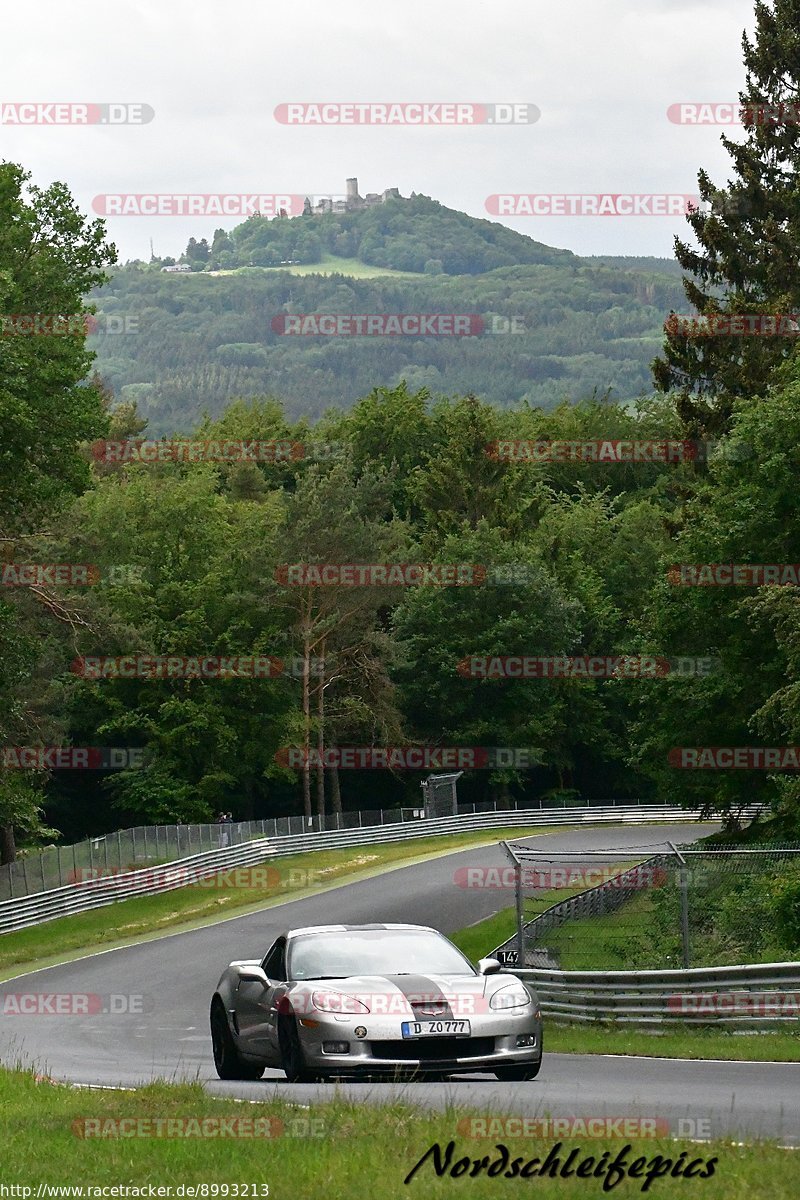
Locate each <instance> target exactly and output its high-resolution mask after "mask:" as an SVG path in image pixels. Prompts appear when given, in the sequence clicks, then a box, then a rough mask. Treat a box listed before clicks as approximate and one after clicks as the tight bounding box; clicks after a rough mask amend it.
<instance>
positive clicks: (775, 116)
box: [652, 0, 800, 437]
mask: <svg viewBox="0 0 800 1200" xmlns="http://www.w3.org/2000/svg"><path fill="white" fill-rule="evenodd" d="M755 13H756V32H755V36H754V38H753V40H752V41H751V40H750V38H748V36H747V34H744V35H743V38H742V46H743V50H744V64H745V68H746V86H745V88H744V91H742V92H740V93H739V100H740V102H741V106H742V109H741V120H742V124H743V126H744V129H745V137H744V139H743V140H742V141H741V142H738V141H732V140H731V139H730V138H728V137H725V136H724V135H723V137H722V143H723V145H724V146H725V149H726V150H727V151H728V153H729V154H730V156H731V159H732V162H733V167H734V177H733V178H732V179H731V180H729V181H728V184H727V186H726V187H725V188H717V187H715V186H714V184H713V183H712V182H711V180H710V178H709V176H708V175H707V173H706V172H705V171H702V170H701V171H700V172H699V174H698V185H699V193H700V196H701V198H702V201H703V202H704V203H703V205H702V206H701V208H700V209H696V210H693V211H692V212H691V213H690V215H689V217H688V221H689V224H690V226H691V228H692V230H693V232H694V234H695V237H696V238H697V242H698V243H699V248H697V249H695V248H694V247H692V246H690V245H688V244H687V243H686V242H683V241H681V239H680V238H676V239H675V255H676V258H677V260H678V262H679V263H680V265H681V266H682V267H683V268H684V270H685V271H686V272H687V274H686V275H685V276H684V290H685V292H686V296H687V299H688V300H689V303H690V304H691V305H692V306H693V307H694V308H696V309H697V312H698V313H699V314H701V315H702V316H704V317H709V316H711V315H713V314H717V313H723V314H735V313H738V314H751V313H753V314H755V313H761V314H769V315H777V314H782V315H787V314H793V313H797V312H800V271H798V259H799V258H800V170H799V169H800V0H770V2H769V3H767V2H764V0H757V2H756V5H755ZM755 327H756V329H760V330H763V328H764V323H762V324H760V325H756V326H755ZM780 327H781V328H783V329H784V330H789V329H791V327H792V322H791V321H788V320H785V321H783V322H781V325H780ZM788 336H791V335H790V334H789V335H788ZM790 345H791V343H790V342H789V341H788V340H787V334H786V333H784V334H783V335H781V336H763V335H762V336H759V335H758V334H757V333H755V334H750V335H744V336H743V335H741V334H722V335H714V336H697V334H696V331H695V332H694V333H693V332H692V328H691V326H690V325H689V324H688V323H684V322H682V321H679V320H675V319H671V321H670V322H668V323H667V337H666V339H665V344H664V354H663V357H661V358H657V359H656V360H655V362H654V363H653V365H652V369H653V376H654V380H655V385H656V388H657V389H658V390H659V391H662V392H674V393H676V400H677V409H678V412H679V415H680V417H681V419H682V421H683V423H684V425H685V427H686V431H687V433H688V434H689V435H691V436H711V437H714V436H719V435H721V434H723V433H725V432H726V430H727V428H728V425H729V421H730V417H731V413H732V411H733V406H734V404H735V401H736V398H737V397H739V396H747V395H749V396H754V395H761V394H763V393H764V391H765V390H766V388H767V385H768V381H769V379H770V376H771V374H772V372H773V371H774V369H775V367H776V366H777V365H778V364H779V363H781V362H782V361H783V359H784V358H785V357H786V356H787V355H788V353H789V349H790Z"/></svg>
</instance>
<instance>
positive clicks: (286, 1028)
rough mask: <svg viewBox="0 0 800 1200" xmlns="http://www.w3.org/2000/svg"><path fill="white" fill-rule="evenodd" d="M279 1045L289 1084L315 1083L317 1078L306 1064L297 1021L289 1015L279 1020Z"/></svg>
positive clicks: (282, 1064)
mask: <svg viewBox="0 0 800 1200" xmlns="http://www.w3.org/2000/svg"><path fill="white" fill-rule="evenodd" d="M278 1045H279V1046H280V1051H281V1066H282V1067H283V1070H284V1073H285V1075H286V1078H287V1080H288V1081H289V1083H313V1082H314V1080H315V1079H316V1078H317V1076H316V1075H315V1074H314V1072H313V1071H311V1070H309V1067H308V1065H307V1063H306V1056H305V1054H304V1053H303V1047H302V1045H301V1043H300V1032H299V1030H298V1028H297V1021H296V1020H295V1018H294V1016H292V1015H290V1014H288V1013H287V1014H285V1015H284V1016H281V1017H280V1019H279V1023H278Z"/></svg>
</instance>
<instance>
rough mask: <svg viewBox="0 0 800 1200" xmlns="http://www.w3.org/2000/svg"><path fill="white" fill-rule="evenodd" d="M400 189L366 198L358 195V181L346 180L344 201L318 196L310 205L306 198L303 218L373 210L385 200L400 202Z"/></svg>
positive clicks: (389, 190)
mask: <svg viewBox="0 0 800 1200" xmlns="http://www.w3.org/2000/svg"><path fill="white" fill-rule="evenodd" d="M402 199H403V197H402V196H401V195H400V189H399V188H396V187H393V188H387V189H386V191H385V192H367V194H366V196H359V194H358V180H357V179H355V178H353V179H348V180H347V192H346V194H345V197H344V199H336V198H334V197H333V196H320V198H319V200H318V201H317V203H316V204H313V205H312V203H311V197H310V196H306V201H305V206H304V208H303V215H304V216H308V215H311V216H315V217H321V216H323V215H324V214H325V213H348V212H360V211H361V210H362V209H364V208H374V207H375V205H376V204H385V203H386V201H387V200H402Z"/></svg>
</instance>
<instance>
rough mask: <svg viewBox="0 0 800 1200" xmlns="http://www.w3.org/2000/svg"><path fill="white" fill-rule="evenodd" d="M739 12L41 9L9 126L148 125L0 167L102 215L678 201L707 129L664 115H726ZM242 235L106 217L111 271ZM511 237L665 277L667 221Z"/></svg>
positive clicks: (658, 6)
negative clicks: (350, 118)
mask: <svg viewBox="0 0 800 1200" xmlns="http://www.w3.org/2000/svg"><path fill="white" fill-rule="evenodd" d="M752 24H753V14H752V3H751V0H640V2H639V3H634V0H601V2H600V3H594V2H593V0H557V2H555V3H554V2H553V0H547V2H544V0H504V2H503V3H497V4H495V5H494V6H493V5H492V4H488V3H485V2H479V0H404V2H403V3H400V4H398V3H394V4H389V3H386V2H384V3H380V2H369V0H329V2H326V3H321V2H320V0H302V2H292V3H287V4H280V5H279V4H273V3H264V4H261V3H255V4H254V3H248V4H243V3H240V2H239V0H228V2H227V3H225V4H220V3H219V2H218V0H217V2H212V0H191V2H190V0H167V2H166V3H165V2H164V0H115V3H113V4H106V5H98V4H96V3H91V4H90V3H88V2H87V0H68V2H67V3H65V2H64V0H38V2H37V3H36V4H35V5H33V6H24V5H10V4H6V5H4V9H3V16H2V61H3V73H2V77H3V82H2V88H1V89H0V101H2V103H3V104H8V103H18V102H24V101H48V102H51V101H72V102H81V101H87V102H94V103H109V102H118V101H119V102H128V103H135V102H138V103H143V104H149V105H151V106H152V108H153V109H154V110H155V118H154V119H153V120H152V121H151V122H150V123H149V124H147V125H143V126H138V127H137V126H124V127H118V128H109V127H106V126H91V127H88V128H80V127H58V128H47V127H44V126H34V127H13V126H9V125H6V124H3V125H1V126H0V158H5V159H9V160H12V161H15V162H20V163H22V164H23V165H24V166H25V167H26V168H27V169H29V170H30V171H31V172H32V174H33V177H34V180H35V182H37V183H39V184H46V183H48V182H50V181H51V180H53V179H60V180H63V181H65V182H66V183H67V184H68V185H69V187H70V188H71V190H72V192H73V194H74V196H75V197H76V199H77V201H78V202H79V204H80V205H81V206H82V207H83V208H84V209H85V210H91V207H92V201H93V198H94V197H95V196H97V195H100V194H106V193H122V192H124V193H142V192H155V193H193V192H200V193H225V192H247V193H251V192H260V193H284V192H288V193H298V192H300V193H305V192H317V193H324V192H343V191H344V180H345V177H346V176H349V175H356V176H357V177H358V179H359V185H360V190H361V193H362V194H363V193H364V192H367V191H383V189H384V188H387V187H398V188H399V189H400V191H401V192H402V194H403V195H408V194H409V193H410V192H412V191H416V192H423V193H425V194H426V195H429V196H433V197H434V198H435V199H437V200H440V201H441V202H442V203H443V204H446V205H448V206H449V207H452V208H456V209H461V210H464V211H466V212H468V213H471V214H472V215H474V216H481V217H486V216H487V215H488V214H487V211H486V207H485V202H486V198H487V197H488V196H489V195H490V194H492V193H498V192H500V193H508V192H524V193H528V192H534V193H542V192H544V193H576V192H578V193H602V192H614V193H619V192H634V193H650V192H655V193H663V192H667V193H692V192H694V191H695V185H696V172H697V168H698V167H699V166H701V165H702V166H704V167H706V168H707V169H708V170H709V171H710V172H711V175H712V178H713V179H715V181H717V182H719V183H723V182H724V180H725V179H726V178H727V175H728V158H727V155H726V154H725V153H724V151H723V149H722V147H721V146H720V144H719V135H720V132H721V130H720V128H719V127H713V126H706V127H691V126H682V125H676V124H672V123H670V121H669V120H668V119H667V116H666V110H667V108H668V106H669V105H671V104H674V103H678V102H681V101H735V99H736V96H737V93H738V91H739V89H740V88H741V86H742V84H743V67H742V52H741V34H742V30H743V29H744V28H752ZM436 100H439V101H461V102H478V101H480V102H485V103H498V102H504V101H508V102H523V101H527V102H529V103H533V104H536V105H537V106H538V107H539V108H540V109H541V113H542V116H541V119H540V120H539V121H538V123H536V124H531V125H517V126H512V127H508V128H498V127H495V126H486V125H483V126H471V127H458V128H441V127H439V128H437V127H430V126H426V127H392V128H379V127H371V128H366V127H355V128H354V127H343V126H326V127H323V128H319V127H317V128H313V127H308V126H304V127H298V126H286V125H281V124H279V123H278V122H277V121H276V120H275V118H274V116H273V112H274V109H275V107H276V106H277V105H279V104H281V103H286V102H291V101H317V102H322V101H340V102H344V101H436ZM236 223H237V221H236V220H234V219H227V220H225V219H222V220H221V219H219V218H216V219H215V218H210V219H209V218H200V219H191V218H186V217H149V218H146V217H116V218H110V219H109V231H110V235H111V237H112V239H113V240H114V241H115V242H116V243H117V245H118V247H119V250H120V253H121V257H122V259H123V260H124V259H126V258H132V257H149V252H150V251H149V245H150V238H151V237H152V239H153V241H154V244H155V250H156V253H157V254H160V255H167V254H179V253H180V252H181V251H182V250H183V248H184V247H185V245H186V242H187V240H188V238H189V236H190V235H194V236H196V237H198V238H199V237H203V236H210V235H211V233H212V232H213V229H214V228H215V227H217V226H219V225H223V226H225V227H227V228H231V227H233V226H234V225H235V224H236ZM504 223H506V224H508V225H511V226H512V227H513V228H515V229H518V230H520V231H521V232H523V233H526V234H529V235H530V236H532V237H535V238H537V239H538V240H540V241H542V242H546V243H548V244H549V245H554V246H563V247H567V248H569V249H571V250H574V251H576V252H577V253H580V254H604V253H610V254H657V255H670V254H671V252H672V239H673V236H674V234H675V233H676V232H683V230H684V228H685V222H683V221H681V220H680V219H678V220H676V219H674V218H669V217H636V218H631V217H625V218H623V217H564V218H561V217H524V218H516V219H504Z"/></svg>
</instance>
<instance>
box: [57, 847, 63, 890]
mask: <svg viewBox="0 0 800 1200" xmlns="http://www.w3.org/2000/svg"><path fill="white" fill-rule="evenodd" d="M56 862H57V863H58V886H59V887H63V886H64V876H63V874H62V873H61V847H60V846H56Z"/></svg>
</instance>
